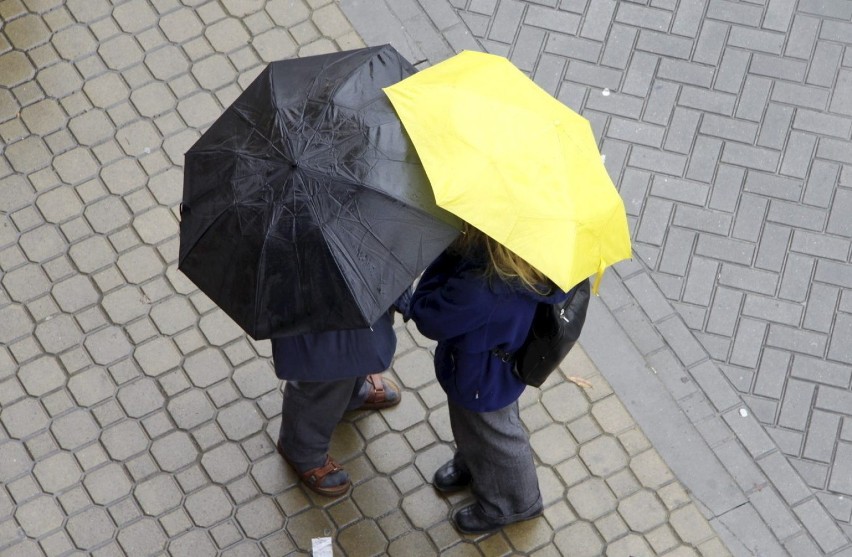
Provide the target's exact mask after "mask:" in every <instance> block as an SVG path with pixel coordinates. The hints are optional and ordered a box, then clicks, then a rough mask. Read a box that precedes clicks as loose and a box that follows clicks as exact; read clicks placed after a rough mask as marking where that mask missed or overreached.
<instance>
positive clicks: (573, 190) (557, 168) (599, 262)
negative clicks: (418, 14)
mask: <svg viewBox="0 0 852 557" xmlns="http://www.w3.org/2000/svg"><path fill="white" fill-rule="evenodd" d="M384 91H385V93H387V95H388V97H389V98H390V101H391V103H392V104H393V106H394V108H395V109H396V111H397V114H398V115H399V117H400V119H401V120H402V123H403V125H404V126H405V129H406V131H407V132H408V134H409V136H410V137H411V140H412V142H413V143H414V147H415V149H416V150H417V154H418V155H419V156H420V159H421V161H422V163H423V167H424V169H425V170H426V174H427V176H428V177H429V181H430V182H431V184H432V189H433V190H434V193H435V199H436V201H437V203H438V206H440V207H443V208H444V209H446V210H447V211H449V212H451V213H453V214H455V215H456V216H458V217H460V218H462V219H464V220H465V221H467V222H469V223H470V224H472V225H473V226H475V227H476V228H478V229H480V230H482V231H483V232H485V233H486V234H488V235H489V236H491V237H492V238H494V239H495V240H497V241H498V242H500V243H501V244H503V245H504V246H506V247H507V248H509V249H510V250H512V251H513V252H515V253H516V254H517V255H518V256H520V257H521V258H523V259H524V260H525V261H527V262H528V263H530V264H531V265H533V266H534V267H535V268H536V269H538V270H539V271H541V272H542V273H544V274H545V275H547V276H548V277H549V278H550V279H551V280H553V282H554V283H556V284H557V285H558V286H559V287H560V288H562V289H563V290H568V289H570V288H571V287H573V286H574V285H575V284H577V283H579V282H580V281H582V280H583V279H585V278H588V277H589V276H591V275H595V274H596V275H597V279H596V281H595V285H594V289H595V291H597V287H598V284H599V282H600V278H601V276H602V275H603V272H604V269H605V268H606V267H607V266H609V265H612V264H613V263H615V262H617V261H621V260H622V259H627V258H629V257H631V251H630V234H629V232H628V229H627V216H626V214H625V211H624V203H623V202H622V200H621V197H620V196H619V194H618V191H617V190H616V189H615V186H614V185H613V183H612V180H611V179H610V177H609V175H608V174H607V171H606V168H605V167H604V165H603V161H602V160H601V154H600V151H598V147H597V142H596V141H595V136H594V134H593V133H592V128H591V126H590V124H589V122H588V120H586V119H585V118H583V117H582V116H580V115H579V114H577V113H576V112H574V111H573V110H571V109H570V108H568V107H567V106H565V105H564V104H562V103H561V102H559V101H558V100H556V99H555V98H553V97H552V96H551V95H550V94H548V93H547V92H546V91H544V90H543V89H541V88H540V87H539V86H538V85H536V84H535V83H534V82H533V81H532V80H530V79H529V78H528V77H527V76H526V75H524V74H523V73H522V72H521V71H520V70H519V69H517V68H516V67H515V66H513V65H512V63H511V62H509V61H508V60H507V59H505V58H503V57H501V56H495V55H493V54H485V53H482V52H473V51H464V52H462V53H461V54H457V55H456V56H453V57H452V58H449V59H448V60H445V61H443V62H441V63H439V64H436V65H434V66H432V67H431V68H428V69H425V70H423V71H421V72H418V73H416V74H414V75H412V76H410V77H407V78H406V79H403V80H402V81H400V82H398V83H396V84H394V85H392V86H390V87H387V88H385V89H384Z"/></svg>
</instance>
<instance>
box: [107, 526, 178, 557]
mask: <svg viewBox="0 0 852 557" xmlns="http://www.w3.org/2000/svg"><path fill="white" fill-rule="evenodd" d="M117 539H118V543H119V544H120V545H121V547H122V549H124V551H125V554H126V555H128V556H130V555H139V556H142V555H155V554H157V553H159V552H160V551H162V550H163V549H164V548H165V546H166V542H167V541H168V539H167V538H166V536H165V534H164V533H163V531H162V529H161V528H160V527H159V526H158V525H157V521H155V520H152V519H150V518H146V519H142V520H140V521H138V522H134V523H133V524H131V525H129V526H127V527H125V528H122V529H121V531H120V532H119V533H118V536H117Z"/></svg>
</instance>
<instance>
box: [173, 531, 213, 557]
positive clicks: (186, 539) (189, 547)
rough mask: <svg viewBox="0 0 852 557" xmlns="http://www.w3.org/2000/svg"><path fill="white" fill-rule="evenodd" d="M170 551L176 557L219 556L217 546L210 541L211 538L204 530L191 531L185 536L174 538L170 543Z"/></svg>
mask: <svg viewBox="0 0 852 557" xmlns="http://www.w3.org/2000/svg"><path fill="white" fill-rule="evenodd" d="M169 551H170V552H171V553H172V554H174V555H190V554H191V555H198V556H199V557H201V556H205V557H206V556H208V555H209V556H211V557H212V556H215V555H216V554H217V551H216V546H214V545H213V542H212V541H211V540H210V538H209V536H208V535H207V533H206V532H204V531H203V530H190V531H189V532H187V533H185V534H181V535H180V536H177V537H175V538H172V540H171V542H170V543H169Z"/></svg>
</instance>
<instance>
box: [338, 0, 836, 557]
mask: <svg viewBox="0 0 852 557" xmlns="http://www.w3.org/2000/svg"><path fill="white" fill-rule="evenodd" d="M370 4H372V3H368V2H364V1H363V0H341V5H342V6H343V7H344V11H345V12H346V13H347V14H348V15H349V16H350V18H351V19H352V20H353V22H355V27H356V29H358V30H359V32H360V33H361V34H362V36H364V37H366V38H367V40H368V41H377V40H382V39H385V40H393V41H395V42H398V43H399V44H403V45H406V46H407V47H408V48H409V49H410V53H415V54H417V55H419V56H420V58H422V59H427V60H429V61H431V62H435V61H437V60H440V59H442V58H444V57H446V56H448V55H450V54H452V53H453V52H455V51H458V50H460V49H463V48H469V49H478V50H487V51H491V52H495V53H498V54H503V55H506V56H508V57H510V58H511V59H512V60H513V61H514V62H515V63H516V64H517V65H518V66H520V67H521V68H522V69H524V70H525V71H527V72H529V73H530V75H532V76H533V78H534V79H535V80H536V81H537V82H538V83H539V84H540V85H541V86H542V87H543V88H545V89H547V90H548V91H550V92H551V93H553V94H555V95H556V96H558V97H559V98H560V99H561V100H563V101H564V102H565V103H566V104H568V105H569V106H572V107H573V108H575V109H577V110H578V111H580V112H582V113H583V114H584V115H585V116H586V117H588V118H589V119H590V120H591V122H592V125H593V128H594V129H595V131H596V133H597V134H598V136H599V137H600V139H601V143H602V145H603V148H602V150H603V152H604V154H605V155H606V157H607V166H608V168H609V170H610V173H611V175H612V176H613V177H615V178H616V179H617V183H618V184H619V187H620V190H621V193H622V196H623V197H624V199H625V201H626V204H627V210H628V214H629V216H630V220H631V229H632V232H633V238H634V242H635V243H634V246H635V250H636V254H637V256H638V257H637V260H636V261H635V262H634V264H632V265H629V264H628V265H620V266H617V270H618V276H615V275H609V276H608V277H607V279H606V283H605V286H604V288H603V289H602V299H603V301H604V302H605V303H606V305H607V306H608V309H609V310H610V311H611V312H612V315H613V316H614V318H615V320H617V322H618V323H619V324H620V328H621V329H622V330H623V331H624V332H626V333H627V334H628V335H629V336H630V338H631V340H632V341H633V344H634V345H635V348H636V352H637V356H638V358H639V360H640V361H643V362H644V364H645V365H644V366H641V365H639V366H635V367H633V368H632V371H623V370H620V369H613V370H609V371H608V370H606V369H604V368H602V371H604V372H605V373H604V375H605V376H606V377H607V378H608V379H609V380H610V381H611V383H612V384H613V387H614V388H615V390H616V393H617V394H619V395H620V396H622V398H623V400H625V403H626V404H627V406H628V408H629V409H630V411H631V412H632V413H633V415H634V416H636V417H637V420H638V421H639V422H640V425H641V426H642V427H643V428H644V430H645V432H646V434H647V435H648V436H649V437H650V438H651V439H652V441H653V442H654V445H655V447H657V448H658V450H660V451H661V453H663V456H664V457H666V458H667V460H668V462H669V463H670V465H671V466H672V467H673V469H674V470H675V472H676V473H677V474H678V476H679V477H680V478H682V479H683V480H684V481H685V482H686V483H687V487H689V488H690V489H693V491H694V493H695V494H696V495H697V496H698V497H699V500H701V501H702V502H703V503H705V504H706V505H707V507H708V515H709V516H711V517H713V519H712V522H713V523H714V525H716V526H717V527H718V528H719V530H720V531H722V532H723V533H724V534H725V536H724V537H725V539H726V541H728V542H730V547H731V549H732V550H734V551H735V552H736V553H738V554H740V553H741V554H744V555H749V554H766V555H778V554H782V553H785V552H790V553H791V554H793V555H821V554H843V555H847V554H850V551H852V550H850V543H849V536H850V535H852V482H851V481H850V478H852V393H850V381H852V365H850V364H852V349H850V338H852V265H850V261H852V259H850V257H852V249H850V248H852V224H850V223H852V220H850V217H849V215H850V209H852V141H850V139H852V39H851V38H852V2H850V1H849V0H831V1H820V0H798V1H796V0H743V1H729V0H694V1H688V2H687V1H683V0H681V1H676V0H629V1H620V2H616V1H614V0H594V1H589V0H523V1H522V0H417V1H408V2H392V1H390V0H386V1H384V2H382V4H383V5H384V6H385V9H382V8H378V7H376V8H373V9H372V12H371V16H370V18H369V19H368V18H364V17H361V16H360V15H359V14H360V13H361V12H362V11H363V10H364V9H365V7H366V6H367V5H370ZM588 338H589V337H588V335H587V339H588ZM592 340H594V339H593V338H592ZM587 344H589V343H588V342H587ZM589 348H591V347H590V346H589ZM605 350H606V347H605V346H602V347H601V350H600V351H599V352H598V353H597V354H592V352H593V351H591V350H590V354H591V355H592V356H593V359H594V360H595V361H596V363H599V364H600V363H601V362H602V358H604V357H605V356H606V354H605ZM616 364H617V362H616ZM615 367H616V368H617V367H618V366H617V365H616V366H615ZM643 367H644V369H643ZM649 379H653V380H654V381H653V382H654V383H655V386H654V387H651V388H648V389H646V390H645V392H644V395H646V396H647V398H648V399H652V398H654V390H655V389H656V388H660V389H664V390H666V391H667V392H668V393H669V394H670V395H671V398H672V399H673V400H674V401H675V402H676V405H675V409H679V410H680V411H681V412H682V413H683V414H684V415H685V416H686V420H685V421H686V422H688V423H687V424H686V425H687V426H692V427H694V428H695V430H697V435H698V437H699V439H702V440H703V441H704V443H705V444H706V445H707V446H708V447H709V448H710V449H711V451H712V454H711V455H710V456H711V458H712V459H713V460H714V461H715V464H716V466H715V467H714V468H715V469H716V470H717V471H718V472H720V473H719V474H716V475H715V476H714V477H719V478H722V479H723V480H725V482H726V483H727V484H730V486H731V489H730V490H729V491H730V493H729V496H727V497H725V498H721V497H718V496H716V495H714V493H713V488H712V486H710V485H709V483H708V482H706V481H703V480H702V478H701V477H699V476H700V475H698V474H695V473H693V472H692V471H691V469H692V468H695V467H696V465H700V464H702V463H704V464H706V463H707V461H706V460H701V459H696V458H695V457H693V456H690V455H689V454H686V453H685V452H684V451H678V449H677V447H674V446H673V447H667V446H666V443H665V436H666V433H668V432H670V431H673V428H672V427H670V426H669V424H668V423H667V421H666V420H661V419H659V414H658V413H655V412H654V409H653V408H652V407H651V406H650V405H649V404H647V403H644V402H643V401H642V400H641V397H637V400H631V394H632V392H633V391H635V389H636V385H642V384H645V383H646V382H650V381H648V380H649ZM699 492H701V493H699ZM782 546H783V547H782Z"/></svg>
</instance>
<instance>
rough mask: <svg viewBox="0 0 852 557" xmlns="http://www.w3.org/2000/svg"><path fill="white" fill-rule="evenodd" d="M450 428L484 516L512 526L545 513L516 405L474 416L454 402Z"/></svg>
mask: <svg viewBox="0 0 852 557" xmlns="http://www.w3.org/2000/svg"><path fill="white" fill-rule="evenodd" d="M449 407H450V426H451V427H452V429H453V436H454V437H455V439H456V446H457V447H458V450H457V453H456V457H455V458H456V459H458V458H459V457H461V459H462V461H463V462H464V464H465V465H466V466H467V467H468V469H470V474H471V477H472V481H471V489H472V491H473V494H474V495H475V496H476V499H477V502H478V503H479V507H480V511H481V512H482V514H483V515H484V516H485V517H486V518H488V520H490V521H492V522H493V523H496V524H508V523H511V522H515V521H518V520H523V519H525V518H529V517H531V516H534V515H536V514H538V513H539V512H540V511H541V508H542V501H541V492H540V491H539V487H538V476H536V472H535V462H534V461H533V453H532V447H530V441H529V436H528V434H527V431H526V429H525V428H524V425H523V424H522V423H521V417H520V414H519V413H518V402H517V401H515V402H514V403H512V404H510V405H509V406H507V407H505V408H502V409H500V410H497V411H494V412H473V411H470V410H467V409H465V408H462V407H461V406H458V405H457V404H454V403H453V402H450V404H449Z"/></svg>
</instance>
